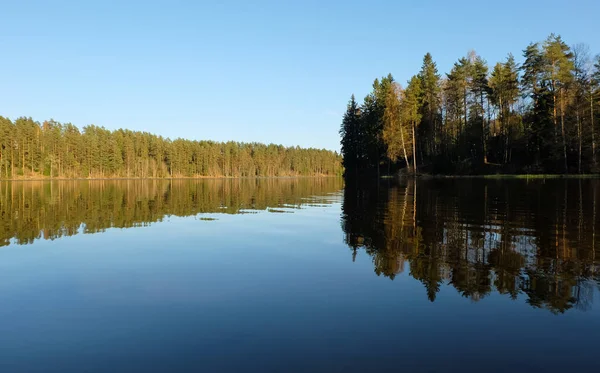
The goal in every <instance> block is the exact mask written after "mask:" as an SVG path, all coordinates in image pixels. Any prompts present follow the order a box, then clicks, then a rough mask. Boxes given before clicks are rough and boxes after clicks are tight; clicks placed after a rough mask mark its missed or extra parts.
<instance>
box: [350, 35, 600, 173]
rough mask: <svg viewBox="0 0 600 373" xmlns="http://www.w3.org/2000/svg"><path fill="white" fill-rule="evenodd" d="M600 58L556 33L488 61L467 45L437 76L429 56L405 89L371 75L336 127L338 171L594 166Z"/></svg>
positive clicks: (585, 169)
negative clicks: (492, 62)
mask: <svg viewBox="0 0 600 373" xmlns="http://www.w3.org/2000/svg"><path fill="white" fill-rule="evenodd" d="M599 122H600V56H596V57H592V55H591V54H590V52H589V49H588V47H587V46H585V45H584V44H578V45H575V46H572V47H570V46H569V45H567V44H566V43H565V42H564V41H563V40H562V38H561V37H560V36H558V35H554V34H552V35H550V36H549V37H548V38H547V39H546V40H544V41H543V42H539V43H532V44H530V45H528V46H527V47H526V48H525V49H524V51H523V58H522V60H521V62H520V63H519V62H517V59H516V58H515V57H514V56H513V55H511V54H509V55H508V56H507V57H506V60H504V61H501V62H498V63H496V64H495V65H493V66H492V65H489V64H488V62H487V61H486V60H485V59H484V58H483V57H482V56H479V55H477V54H476V53H475V52H469V53H468V55H467V56H466V57H462V58H460V59H459V60H458V61H457V62H456V63H455V64H454V66H453V67H452V69H451V70H450V72H448V73H447V74H445V75H444V76H442V75H441V74H439V72H438V69H437V66H436V63H435V62H434V60H433V57H432V56H431V55H430V54H426V55H425V57H424V59H423V65H422V68H421V71H420V72H418V74H416V75H414V76H413V77H412V78H410V80H409V81H408V83H407V84H406V86H404V87H403V86H402V85H401V84H398V83H397V82H396V81H395V80H394V78H393V77H392V75H391V74H390V75H388V76H386V77H383V78H381V79H376V80H375V82H374V84H373V90H372V92H371V93H369V94H368V95H367V96H366V97H365V99H364V101H363V102H362V104H361V103H359V102H357V101H356V99H355V97H354V95H353V96H352V98H351V100H350V102H349V104H348V107H347V111H346V113H345V115H344V119H343V123H342V126H341V130H340V135H341V136H342V140H341V145H342V155H343V164H344V167H345V170H346V175H359V174H364V173H371V174H374V173H379V174H382V173H388V172H394V171H395V170H397V169H399V168H400V169H404V171H405V172H406V171H408V172H415V173H417V172H425V173H436V174H437V173H441V174H449V173H457V174H480V173H596V172H598V171H599V170H600V165H599V164H598V162H599V160H598V128H599V127H598V124H599Z"/></svg>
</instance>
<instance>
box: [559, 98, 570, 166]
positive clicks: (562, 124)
mask: <svg viewBox="0 0 600 373" xmlns="http://www.w3.org/2000/svg"><path fill="white" fill-rule="evenodd" d="M560 127H561V134H562V143H563V158H564V161H565V173H567V174H568V173H569V163H568V161H567V139H566V137H565V100H564V92H563V89H562V88H561V90H560Z"/></svg>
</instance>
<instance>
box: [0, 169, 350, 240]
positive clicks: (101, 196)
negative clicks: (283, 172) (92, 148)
mask: <svg viewBox="0 0 600 373" xmlns="http://www.w3.org/2000/svg"><path fill="white" fill-rule="evenodd" d="M341 188H342V179H341V178H337V177H327V178H285V179H261V178H239V179H209V180H181V179H171V180H164V179H156V180H68V181H60V182H58V181H31V182H27V183H22V182H11V183H2V184H0V247H2V246H7V245H10V244H11V243H14V244H31V243H33V242H35V241H36V240H39V239H50V240H53V239H57V238H60V237H66V236H72V235H76V234H79V233H97V232H103V231H105V230H106V229H108V228H131V227H139V226H146V225H148V224H151V223H154V222H159V221H162V220H163V219H164V218H165V217H166V216H194V215H198V214H208V215H200V216H199V219H202V220H207V219H208V220H212V219H218V216H219V215H221V214H241V213H248V212H259V211H266V212H274V213H277V212H282V211H286V212H293V211H294V210H295V209H299V208H302V207H303V206H305V205H309V204H319V205H324V204H329V203H331V197H330V196H329V195H330V194H332V193H337V192H339V190H340V189H341Z"/></svg>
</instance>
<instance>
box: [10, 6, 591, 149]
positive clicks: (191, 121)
mask: <svg viewBox="0 0 600 373" xmlns="http://www.w3.org/2000/svg"><path fill="white" fill-rule="evenodd" d="M0 1H2V0H0ZM0 13H1V14H2V21H1V23H0V53H1V55H2V57H1V58H0V115H4V116H8V117H10V118H12V119H14V118H16V117H18V116H22V115H26V116H31V117H33V118H34V119H35V120H39V121H42V120H44V119H49V118H53V119H55V120H58V121H61V122H71V123H73V124H75V125H77V126H79V127H82V126H84V125H86V124H96V125H100V126H104V127H106V128H109V129H116V128H120V127H124V128H130V129H134V130H144V131H149V132H152V133H156V134H160V135H163V136H167V137H171V138H176V137H185V138H190V139H211V140H219V141H221V140H238V141H260V142H265V143H270V142H274V143H280V144H284V145H301V146H312V147H318V148H322V147H324V148H329V149H335V150H338V149H339V137H338V134H337V132H338V129H339V124H340V122H341V116H342V113H343V111H344V109H345V105H346V103H347V101H348V98H349V96H350V94H352V93H355V94H356V95H357V97H359V98H362V97H364V95H365V94H367V93H368V91H369V90H370V86H371V84H372V82H373V80H374V79H375V78H376V77H379V76H382V75H386V74H387V73H388V72H391V73H392V74H393V75H394V77H396V79H397V80H399V81H401V82H405V81H406V80H407V79H409V78H410V76H411V75H412V74H415V73H416V72H417V71H418V70H419V68H420V65H421V60H422V57H423V55H424V54H425V53H426V52H431V53H432V55H433V57H434V59H435V60H436V62H437V63H438V67H439V69H440V72H447V71H448V69H449V68H450V67H451V65H452V63H453V62H454V61H455V60H457V59H458V58H459V57H460V56H463V55H465V54H466V53H467V52H468V51H469V50H470V49H474V50H475V51H477V53H479V54H480V55H482V56H483V57H484V58H486V59H487V61H488V62H489V63H490V65H492V64H494V63H495V62H497V61H499V60H502V59H504V57H505V56H506V54H507V53H508V52H512V53H513V54H514V55H515V56H516V57H517V58H518V59H519V60H520V57H521V50H522V49H523V48H524V47H525V46H526V45H527V44H528V43H529V42H531V41H539V40H543V39H544V38H545V37H546V36H547V35H548V34H549V33H551V32H555V33H558V34H561V35H562V36H563V38H564V39H565V41H566V42H567V43H569V44H571V45H572V44H575V43H580V42H584V43H587V44H589V46H590V49H591V52H592V53H593V54H597V53H600V29H598V20H599V18H598V17H599V15H600V1H597V0H579V1H577V0H574V1H564V0H561V1H554V0H548V1H529V0H520V1H513V0H505V1H499V2H494V4H493V5H488V2H486V1H483V0H482V1H445V0H444V1H441V0H440V1H433V0H430V1H368V2H367V1H348V0H346V1H341V0H339V1H325V0H322V1H313V0H305V1H294V2H292V1H226V0H225V1H216V0H215V1H177V0H172V1H49V0H48V1H27V0H20V1H8V0H3V1H2V4H1V5H0Z"/></svg>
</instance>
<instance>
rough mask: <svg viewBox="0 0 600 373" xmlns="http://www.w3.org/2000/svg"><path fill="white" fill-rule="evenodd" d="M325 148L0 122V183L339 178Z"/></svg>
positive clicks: (337, 164)
mask: <svg viewBox="0 0 600 373" xmlns="http://www.w3.org/2000/svg"><path fill="white" fill-rule="evenodd" d="M341 174H342V166H341V157H340V155H339V154H338V153H336V152H333V151H329V150H325V149H313V148H309V149H305V148H300V147H284V146H281V145H274V144H269V145H264V144H260V143H239V142H233V141H230V142H225V143H221V142H215V141H191V140H185V139H175V140H170V139H168V138H163V137H161V136H156V135H153V134H150V133H147V132H139V131H130V130H123V129H119V130H115V131H110V130H108V129H105V128H104V127H99V126H95V125H88V126H85V127H83V129H82V130H79V128H77V127H76V126H74V125H72V124H70V123H67V124H61V123H58V122H56V121H53V120H49V121H44V122H43V123H41V124H40V123H38V122H36V121H34V120H33V119H31V118H27V117H21V118H18V119H16V120H14V121H11V120H10V119H8V118H5V117H2V116H0V179H19V178H44V177H46V178H113V177H117V178H165V177H171V178H172V177H274V176H339V175H341Z"/></svg>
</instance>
